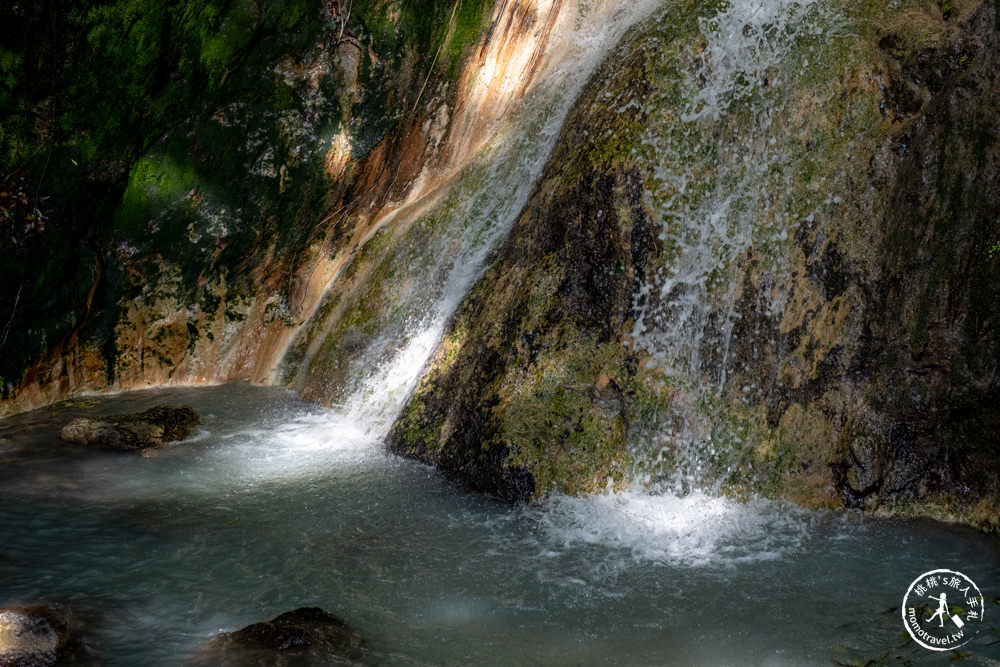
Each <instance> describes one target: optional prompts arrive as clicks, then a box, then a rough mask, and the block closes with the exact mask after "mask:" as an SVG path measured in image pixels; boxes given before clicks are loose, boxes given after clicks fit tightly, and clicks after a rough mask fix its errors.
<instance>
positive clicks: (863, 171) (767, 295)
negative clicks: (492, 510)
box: [390, 1, 1000, 529]
mask: <svg viewBox="0 0 1000 667" xmlns="http://www.w3.org/2000/svg"><path fill="white" fill-rule="evenodd" d="M998 25H1000V15H998V9H997V5H996V3H995V2H975V1H969V2H961V3H954V4H949V5H947V6H946V7H945V8H944V9H942V6H933V5H927V6H920V7H916V6H912V5H911V4H906V5H905V6H901V7H893V6H890V8H889V9H886V8H885V7H883V6H879V7H878V8H874V7H873V6H870V5H869V4H866V3H863V2H854V1H848V2H843V3H833V4H821V3H816V2H804V3H785V2H775V3H771V5H769V6H768V9H767V11H764V12H756V13H755V12H748V11H747V10H746V7H744V6H743V4H741V3H729V4H724V5H719V4H718V3H714V2H697V1H691V2H682V3H680V4H679V5H677V6H676V7H675V8H674V9H672V10H671V11H669V12H667V13H666V14H664V15H663V16H662V17H660V18H657V19H654V20H651V21H649V22H648V23H646V24H645V25H644V26H642V27H641V28H638V29H635V30H633V31H632V33H631V34H630V35H629V36H627V37H626V39H625V40H624V41H623V42H622V44H621V45H620V47H619V49H618V50H617V52H616V53H614V54H612V56H611V58H610V59H609V60H608V62H606V63H605V65H604V66H603V67H602V68H601V70H600V71H598V72H597V74H596V75H595V76H594V77H593V79H592V83H591V85H590V87H589V89H588V90H587V91H586V92H585V94H584V95H583V96H582V97H581V98H580V100H579V101H578V103H577V105H576V108H575V110H574V112H573V113H572V115H571V117H570V119H569V121H568V122H567V124H566V126H565V127H564V129H563V135H562V137H561V139H560V141H559V144H558V147H557V149H556V152H555V154H554V156H553V158H552V160H551V164H550V165H549V168H548V170H547V172H546V175H545V177H544V179H543V181H542V183H541V185H540V187H539V188H538V191H537V193H536V195H535V196H534V198H533V200H532V201H531V203H530V204H529V206H528V207H527V209H526V211H525V212H524V214H523V216H522V218H521V220H520V221H519V223H518V225H517V227H516V228H515V230H514V231H513V233H512V234H511V240H510V241H509V242H508V243H507V244H506V246H505V247H504V248H503V250H502V251H501V253H500V258H499V260H498V261H497V263H496V264H495V265H494V266H493V268H492V269H490V271H489V272H488V273H487V274H486V276H485V277H484V278H483V279H482V280H481V281H480V283H479V285H478V286H477V287H476V288H475V289H474V290H473V291H472V293H471V294H470V295H469V296H468V297H467V299H466V301H465V302H464V304H463V305H462V307H461V309H460V311H459V312H458V314H457V316H456V317H455V318H454V321H453V323H452V324H451V326H450V330H449V332H448V333H447V334H446V336H445V338H444V340H443V341H442V343H441V345H440V347H439V349H438V351H437V353H436V355H435V356H434V358H433V360H432V362H431V365H430V368H429V370H428V373H427V375H426V376H425V378H424V379H423V380H422V381H421V383H420V385H419V386H418V388H417V390H416V392H415V393H414V395H413V397H412V398H411V400H410V402H409V404H408V405H407V407H406V409H405V410H404V412H403V414H402V415H401V417H400V418H399V420H398V421H397V422H396V425H395V427H394V429H393V432H392V434H391V437H390V443H391V447H392V449H393V450H394V451H396V452H399V453H402V454H405V455H410V456H415V457H418V458H420V459H422V460H426V461H429V462H431V463H434V464H436V465H439V466H441V467H442V468H443V469H444V470H445V471H447V472H448V473H449V474H450V475H451V476H453V477H454V478H456V479H459V480H460V481H462V482H463V483H464V484H467V485H469V486H471V487H473V488H477V489H482V490H486V491H489V492H490V493H493V494H494V495H497V496H499V497H501V498H508V499H522V498H528V497H538V496H540V495H544V494H545V493H547V492H549V491H550V490H552V489H559V490H566V491H571V492H579V491H591V490H597V489H601V488H605V487H606V486H607V485H608V484H611V485H619V484H621V483H623V482H625V481H626V480H631V482H632V483H636V484H649V485H651V486H667V487H672V488H678V489H680V490H684V489H687V488H690V487H691V486H709V487H712V488H715V489H719V490H724V491H728V492H731V493H737V494H739V493H746V492H756V493H761V494H764V495H767V496H771V497H779V498H787V499H791V500H794V501H796V502H799V503H802V504H804V505H807V506H846V507H858V508H862V509H865V510H868V511H873V512H879V513H893V514H898V513H903V514H924V515H931V516H937V517H942V518H958V519H961V520H964V521H967V522H969V523H972V524H974V525H978V526H980V527H983V528H987V529H990V528H994V529H995V527H996V526H997V523H998V518H1000V517H998V514H1000V509H998V508H1000V481H998V476H997V473H996V471H997V470H998V469H1000V450H998V448H997V443H998V442H1000V438H998V433H1000V412H998V411H997V409H996V405H998V404H1000V400H998V399H1000V321H998V313H1000V308H998V305H1000V303H998V301H1000V187H998V185H997V183H998V181H997V174H998V173H1000V136H998V127H1000V123H998V122H997V119H998V117H1000V56H998V54H1000V48H998V46H1000V43H998V33H1000V30H998ZM741 35H742V38H741V37H740V36H741ZM848 35H850V36H849V37H848ZM743 38H745V39H743Z"/></svg>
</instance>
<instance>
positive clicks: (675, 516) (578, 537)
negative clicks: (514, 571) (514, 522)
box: [541, 492, 809, 566]
mask: <svg viewBox="0 0 1000 667" xmlns="http://www.w3.org/2000/svg"><path fill="white" fill-rule="evenodd" d="M541 523H542V525H543V527H544V529H545V531H546V533H547V534H548V536H549V538H550V540H551V541H552V542H554V543H555V544H558V545H560V546H561V548H563V549H571V548H573V547H574V546H577V545H579V544H581V543H582V544H590V545H603V546H607V547H611V548H614V549H620V550H624V551H626V552H628V553H629V554H631V556H632V558H633V559H636V560H644V561H658V562H667V563H675V564H684V565H693V566H699V565H726V564H736V563H740V562H747V561H759V560H772V559H776V558H779V557H781V556H783V555H787V554H792V553H795V552H797V551H798V550H799V549H800V548H801V546H802V542H803V540H804V538H805V537H806V535H807V533H808V531H809V515H808V514H807V513H806V512H804V511H803V510H796V509H794V508H792V507H787V506H785V505H781V504H777V503H770V502H763V501H755V502H752V503H749V504H742V503H737V502H734V501H731V500H726V499H724V498H715V497H711V496H708V495H705V494H702V493H691V494H689V495H687V496H683V497H679V496H674V495H659V496H654V495H646V494H643V493H639V492H625V493H617V494H606V495H599V496H587V497H581V498H573V497H569V496H556V497H554V498H552V499H551V500H549V501H548V502H547V504H546V507H545V510H544V513H543V517H542V519H541ZM553 546H554V545H553Z"/></svg>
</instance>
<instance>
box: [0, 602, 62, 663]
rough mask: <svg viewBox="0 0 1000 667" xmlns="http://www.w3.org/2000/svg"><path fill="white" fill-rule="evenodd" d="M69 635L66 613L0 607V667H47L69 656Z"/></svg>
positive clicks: (41, 607) (37, 608) (35, 608)
mask: <svg viewBox="0 0 1000 667" xmlns="http://www.w3.org/2000/svg"><path fill="white" fill-rule="evenodd" d="M72 639H73V638H72V635H71V632H70V623H69V619H68V618H67V616H66V615H65V614H64V613H63V612H62V611H59V610H57V609H55V608H53V607H48V606H31V607H8V608H7V609H0V667H47V666H48V665H54V664H56V662H57V661H59V660H61V659H64V658H66V657H68V656H69V655H70V654H71V649H72Z"/></svg>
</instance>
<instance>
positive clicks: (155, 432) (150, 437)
mask: <svg viewBox="0 0 1000 667" xmlns="http://www.w3.org/2000/svg"><path fill="white" fill-rule="evenodd" d="M200 422H201V417H199V415H198V413H197V412H196V411H195V409H194V408H192V407H191V406H188V405H163V406H157V407H155V408H152V409H150V410H146V411H145V412H140V413H138V414H124V415H110V416H107V417H81V418H79V419H74V420H73V421H71V422H70V423H69V424H67V425H66V426H64V427H63V429H62V431H61V432H60V433H59V437H60V438H61V439H63V440H65V441H66V442H72V443H74V444H78V445H91V446H96V447H107V448H109V449H122V450H139V449H147V448H150V447H161V446H163V445H165V444H166V443H168V442H174V441H177V440H183V439H184V438H186V437H188V435H189V434H190V433H191V429H193V428H194V427H195V426H197V425H198V424H199V423H200Z"/></svg>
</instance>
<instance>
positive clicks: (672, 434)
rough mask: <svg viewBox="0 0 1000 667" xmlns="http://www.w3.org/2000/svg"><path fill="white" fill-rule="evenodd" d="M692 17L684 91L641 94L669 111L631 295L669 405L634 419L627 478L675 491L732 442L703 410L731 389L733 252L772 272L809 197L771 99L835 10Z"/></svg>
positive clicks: (723, 462) (803, 65) (655, 149)
mask: <svg viewBox="0 0 1000 667" xmlns="http://www.w3.org/2000/svg"><path fill="white" fill-rule="evenodd" d="M698 26H699V30H700V33H701V37H702V39H703V46H702V47H701V48H699V47H698V46H690V45H688V46H686V47H685V48H687V49H688V50H689V53H688V54H687V59H688V62H690V63H691V64H690V67H689V68H688V70H687V72H686V77H685V79H684V80H683V81H681V82H680V86H679V87H680V90H681V91H682V98H683V99H682V100H681V101H680V102H679V103H678V102H677V101H675V100H669V99H663V98H661V99H654V100H651V101H650V104H649V106H650V109H649V113H650V114H651V116H655V115H656V114H657V113H661V114H663V113H667V109H668V108H669V111H670V114H671V115H670V118H671V122H669V123H650V124H647V127H646V131H645V135H644V137H643V140H642V144H643V150H642V151H641V155H640V161H641V162H642V163H643V165H644V168H645V170H646V173H647V178H646V187H647V190H646V192H645V197H646V200H647V203H648V205H649V207H650V209H651V210H652V211H653V215H654V217H655V219H657V221H658V223H659V225H660V229H661V231H660V240H661V242H663V243H664V245H665V246H666V247H667V248H668V249H667V251H666V256H665V257H664V258H663V261H662V263H661V264H660V265H659V267H658V268H657V270H656V271H655V272H653V273H652V275H651V276H649V277H648V279H647V280H646V281H645V283H644V284H642V285H641V287H640V288H639V290H638V291H637V293H636V294H635V301H634V307H635V311H636V312H637V316H636V318H635V323H634V326H633V328H632V331H631V340H632V342H633V345H634V347H635V349H637V350H639V351H641V352H642V353H644V354H645V355H646V361H645V363H646V367H647V369H649V370H651V371H652V372H654V373H658V374H659V375H660V381H659V382H660V384H661V386H662V387H664V388H665V389H664V391H665V392H668V393H669V401H668V402H669V406H668V407H666V408H665V409H664V410H663V411H662V412H661V413H660V414H659V415H658V418H657V420H656V421H655V423H652V424H645V425H643V428H642V432H641V435H640V438H641V440H642V442H641V444H640V447H639V449H640V451H639V456H638V461H639V463H638V468H639V476H640V478H641V479H643V480H644V481H645V482H646V483H647V484H651V485H654V486H661V487H662V486H666V487H667V488H670V489H672V490H675V491H687V490H688V489H690V488H692V487H695V488H697V487H702V488H704V487H713V486H714V485H715V484H716V483H717V482H718V481H719V480H720V479H721V478H724V477H725V475H726V473H727V472H728V470H727V466H728V465H729V461H730V460H731V459H732V458H733V457H734V456H735V455H736V452H737V451H738V450H739V449H740V447H739V445H740V443H739V441H738V439H734V436H733V434H732V433H728V432H725V429H726V425H725V424H720V420H719V418H718V414H717V412H716V409H715V408H716V405H717V404H718V402H719V401H720V400H721V397H722V396H723V395H724V394H725V393H726V392H728V391H730V390H732V389H733V388H732V387H730V386H729V383H728V380H729V374H730V372H731V370H732V368H733V364H734V359H733V358H732V353H731V346H732V340H733V330H734V325H735V323H736V322H737V320H738V318H739V313H738V312H737V308H736V300H737V294H738V291H739V289H740V287H741V274H742V268H741V266H740V262H741V260H742V259H744V258H745V256H746V254H747V253H748V251H750V249H751V248H753V249H754V250H755V251H757V252H761V253H763V254H764V255H765V256H767V257H769V259H770V261H771V265H770V266H768V267H766V268H765V270H766V271H769V272H770V273H771V274H772V275H777V276H781V275H782V272H783V271H786V269H787V267H786V266H785V265H784V263H785V262H786V261H787V260H786V259H785V255H786V253H784V252H783V251H782V250H781V248H783V247H784V246H785V245H786V244H787V243H788V242H789V240H790V236H791V235H790V232H794V229H795V226H796V225H797V224H798V222H799V221H800V220H801V219H802V218H803V217H805V216H806V214H805V211H808V210H810V209H811V208H812V207H815V206H816V204H817V202H816V201H812V200H808V198H807V200H803V199H801V198H800V199H795V198H794V196H793V195H792V192H791V191H792V188H791V180H792V177H793V174H795V172H796V169H797V166H796V165H797V161H798V160H799V159H800V156H797V155H795V153H794V150H793V149H791V148H790V145H791V142H790V141H786V140H787V139H788V138H789V137H790V135H791V132H792V130H790V129H789V128H788V124H787V119H786V118H784V117H783V110H784V105H785V102H786V101H787V99H788V97H789V95H790V94H791V93H792V91H793V90H794V88H793V87H794V85H795V82H796V81H797V80H798V79H799V78H800V77H801V76H802V75H803V73H804V72H805V71H806V69H807V68H808V65H809V58H810V55H811V54H812V47H813V46H814V45H815V44H817V43H818V42H819V41H820V40H823V39H829V38H830V37H832V36H835V35H836V33H837V30H838V20H837V18H836V16H835V15H834V13H833V11H832V10H831V9H830V8H829V7H828V6H827V5H826V3H824V2H821V1H820V0H734V1H732V2H728V3H724V4H723V5H722V7H721V9H719V10H718V11H717V12H716V13H715V14H714V15H713V16H711V17H702V18H701V19H699V22H698ZM813 57H815V56H813ZM668 105H674V106H673V107H668ZM678 105H679V106H678ZM808 215H810V216H811V215H812V213H809V214H808ZM810 219H811V218H810ZM768 307H769V308H771V309H773V312H781V307H782V304H780V303H769V304H768ZM740 389H745V388H737V391H739V390H740ZM668 461H669V463H668Z"/></svg>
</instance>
